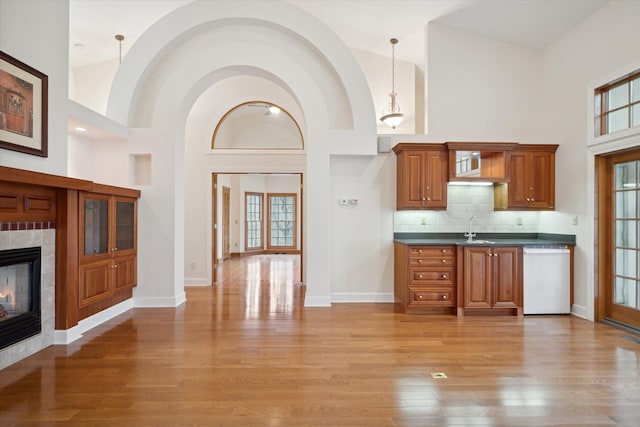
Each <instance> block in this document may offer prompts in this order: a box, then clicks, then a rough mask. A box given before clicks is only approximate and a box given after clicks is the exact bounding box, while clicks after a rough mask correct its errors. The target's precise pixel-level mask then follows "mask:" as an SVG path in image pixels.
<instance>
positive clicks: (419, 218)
mask: <svg viewBox="0 0 640 427" xmlns="http://www.w3.org/2000/svg"><path fill="white" fill-rule="evenodd" d="M472 215H475V217H476V219H475V220H474V221H473V231H474V232H475V233H483V232H484V233H535V232H537V231H538V221H539V212H527V211H494V210H493V187H492V186H460V185H449V187H448V188H447V210H446V211H428V210H424V211H396V212H395V213H394V216H393V231H394V232H395V233H405V232H413V233H416V232H418V233H419V232H424V233H434V232H443V233H457V232H460V233H464V232H466V231H468V230H469V217H471V216H472Z"/></svg>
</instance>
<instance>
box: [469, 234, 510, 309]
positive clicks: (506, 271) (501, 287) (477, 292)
mask: <svg viewBox="0 0 640 427" xmlns="http://www.w3.org/2000/svg"><path fill="white" fill-rule="evenodd" d="M458 265H459V271H460V274H461V276H462V297H461V298H460V299H461V301H460V303H459V306H460V309H459V311H458V314H463V313H474V312H475V313H477V314H480V313H484V314H489V313H491V314H517V315H522V248H521V247H512V246H465V247H464V248H463V249H462V250H461V251H459V259H458Z"/></svg>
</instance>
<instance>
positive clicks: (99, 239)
mask: <svg viewBox="0 0 640 427" xmlns="http://www.w3.org/2000/svg"><path fill="white" fill-rule="evenodd" d="M83 209H84V255H96V254H104V253H107V252H108V251H109V201H108V200H102V199H85V200H84V206H83Z"/></svg>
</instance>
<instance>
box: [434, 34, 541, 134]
mask: <svg viewBox="0 0 640 427" xmlns="http://www.w3.org/2000/svg"><path fill="white" fill-rule="evenodd" d="M427 31H428V37H427V46H428V48H427V49H428V50H427V53H428V64H429V68H428V70H427V80H428V92H429V100H428V116H429V138H430V139H432V140H434V139H435V140H441V141H442V142H444V141H505V142H506V141H513V142H520V143H553V141H549V140H544V141H542V140H540V139H539V137H538V135H539V131H538V126H536V121H535V118H536V114H537V112H538V108H537V107H538V102H537V100H538V94H539V92H540V88H541V85H542V79H543V76H542V75H541V73H540V70H541V65H540V58H541V56H540V53H539V52H535V51H531V50H528V49H524V48H519V47H516V46H513V45H509V44H506V43H503V42H499V41H495V40H491V39H487V38H484V37H480V36H476V35H474V34H470V33H466V32H464V31H460V30H456V29H451V28H447V27H444V26H441V25H437V24H433V23H430V24H429V25H428V26H427Z"/></svg>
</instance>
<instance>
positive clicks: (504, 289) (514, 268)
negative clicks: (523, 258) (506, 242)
mask: <svg viewBox="0 0 640 427" xmlns="http://www.w3.org/2000/svg"><path fill="white" fill-rule="evenodd" d="M519 252H520V250H519V248H515V247H494V248H493V253H492V257H491V258H492V262H493V269H494V273H493V280H494V287H493V301H492V306H493V307H495V308H517V307H521V306H522V303H521V300H522V298H521V291H520V289H521V286H520V284H521V280H520V255H519Z"/></svg>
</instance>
